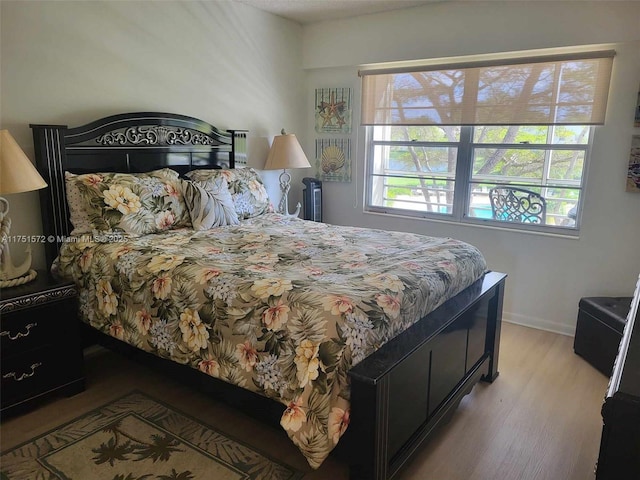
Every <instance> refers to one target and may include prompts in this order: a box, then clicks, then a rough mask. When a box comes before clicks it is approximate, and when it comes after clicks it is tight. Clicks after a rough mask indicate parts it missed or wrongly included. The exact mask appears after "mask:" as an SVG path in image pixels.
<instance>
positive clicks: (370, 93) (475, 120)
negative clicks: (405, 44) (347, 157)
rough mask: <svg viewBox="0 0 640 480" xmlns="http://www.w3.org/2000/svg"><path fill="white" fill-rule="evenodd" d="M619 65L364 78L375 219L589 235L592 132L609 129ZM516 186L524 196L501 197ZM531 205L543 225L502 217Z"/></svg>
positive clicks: (585, 59)
mask: <svg viewBox="0 0 640 480" xmlns="http://www.w3.org/2000/svg"><path fill="white" fill-rule="evenodd" d="M612 58H613V53H612V52H595V53H591V54H582V56H581V57H579V58H575V57H573V56H572V57H569V58H568V57H567V56H563V57H553V58H549V57H544V58H541V59H536V60H535V61H532V60H531V59H528V60H527V61H528V62H531V63H524V61H523V60H519V61H513V60H511V61H508V62H506V64H495V63H494V64H483V65H475V64H473V65H471V64H467V65H462V66H461V65H457V66H447V68H446V69H443V68H442V66H439V67H437V68H436V69H429V70H424V67H422V68H418V69H415V68H411V69H409V71H405V70H401V71H397V69H396V70H394V71H392V72H391V73H389V71H388V70H384V71H369V72H366V71H364V72H361V74H362V75H363V102H362V116H363V122H362V123H363V125H369V126H370V127H369V128H368V152H367V185H366V208H367V210H369V211H376V212H383V213H395V214H400V215H407V216H423V217H435V218H444V219H450V220H455V221H464V222H470V223H493V224H496V225H501V226H509V227H517V228H525V229H536V230H547V231H561V232H565V233H566V232H571V231H577V229H578V228H579V225H578V221H577V220H578V219H579V217H580V216H579V212H580V209H581V204H582V202H583V200H584V194H583V189H584V179H585V171H586V164H587V160H588V150H589V145H590V140H591V136H592V135H591V133H592V127H591V125H594V124H599V123H602V122H603V121H604V113H605V108H606V95H607V92H608V83H609V75H610V71H611V60H612ZM506 187H515V188H516V189H517V190H516V191H515V193H516V195H515V196H514V195H512V194H510V195H509V197H508V198H507V200H505V198H504V197H500V198H498V195H497V194H498V190H496V189H497V188H500V192H502V193H506V192H505V191H504V190H505V188H506ZM522 196H524V200H523V201H521V202H520V204H518V206H524V207H529V206H531V202H533V204H535V206H536V207H540V205H542V211H541V212H540V213H541V214H540V216H539V218H538V217H533V216H531V215H530V213H531V211H532V210H535V209H532V210H529V211H527V210H523V211H522V212H517V213H515V214H511V215H507V214H506V213H505V210H504V209H502V210H501V209H500V208H499V206H500V205H499V204H500V202H502V204H501V205H502V206H505V205H506V207H507V209H506V210H508V211H510V210H512V209H513V208H515V205H516V203H515V199H516V197H518V198H520V197H522ZM538 196H539V197H541V198H538ZM491 197H494V198H493V202H492V200H491ZM492 203H493V205H492ZM510 213H512V212H510Z"/></svg>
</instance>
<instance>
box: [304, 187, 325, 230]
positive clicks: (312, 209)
mask: <svg viewBox="0 0 640 480" xmlns="http://www.w3.org/2000/svg"><path fill="white" fill-rule="evenodd" d="M302 183H304V185H305V187H304V192H303V195H302V198H303V203H304V219H305V220H313V221H314V222H321V221H322V182H321V181H320V180H318V179H317V178H311V177H306V178H303V179H302Z"/></svg>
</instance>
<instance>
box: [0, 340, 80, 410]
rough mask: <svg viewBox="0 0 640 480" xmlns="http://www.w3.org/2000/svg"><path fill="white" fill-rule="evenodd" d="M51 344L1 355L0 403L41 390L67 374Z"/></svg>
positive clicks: (53, 384)
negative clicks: (0, 397)
mask: <svg viewBox="0 0 640 480" xmlns="http://www.w3.org/2000/svg"><path fill="white" fill-rule="evenodd" d="M59 357H60V356H59V355H57V354H56V351H55V349H54V348H53V347H45V348H38V349H36V350H30V351H28V352H25V353H23V354H19V355H13V356H10V357H8V358H3V359H2V367H1V371H2V384H1V385H2V405H3V406H4V405H8V404H11V403H13V402H14V401H15V400H17V399H22V398H28V397H30V396H31V395H33V394H37V393H41V392H45V391H46V390H47V389H48V388H50V387H54V386H57V385H60V384H61V383H64V381H65V377H69V378H70V377H71V375H70V373H69V372H68V371H65V368H64V365H65V364H64V361H62V360H61V359H60V358H59Z"/></svg>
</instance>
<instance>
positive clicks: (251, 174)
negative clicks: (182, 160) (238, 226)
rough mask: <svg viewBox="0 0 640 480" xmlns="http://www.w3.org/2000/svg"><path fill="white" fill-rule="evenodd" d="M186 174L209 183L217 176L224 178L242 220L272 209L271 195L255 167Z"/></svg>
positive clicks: (195, 171)
mask: <svg viewBox="0 0 640 480" xmlns="http://www.w3.org/2000/svg"><path fill="white" fill-rule="evenodd" d="M186 176H187V177H189V178H190V179H191V180H195V181H197V182H207V183H209V182H211V181H213V180H215V179H217V178H221V177H222V178H224V179H225V180H226V181H227V184H228V185H229V191H230V192H231V198H232V199H233V205H234V207H235V210H236V214H237V215H238V219H240V220H243V219H246V218H251V217H257V216H258V215H262V214H263V213H266V212H269V211H270V207H271V204H270V202H269V195H268V194H267V190H266V189H265V188H264V183H262V179H261V178H260V176H259V175H258V172H256V171H255V170H254V169H253V168H231V169H228V170H221V169H215V170H209V169H202V170H192V171H190V172H188V173H187V174H186Z"/></svg>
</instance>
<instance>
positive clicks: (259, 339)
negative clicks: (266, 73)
mask: <svg viewBox="0 0 640 480" xmlns="http://www.w3.org/2000/svg"><path fill="white" fill-rule="evenodd" d="M485 268H486V265H485V261H484V258H483V257H482V255H481V254H480V253H479V252H478V250H477V249H476V248H475V247H472V246H471V245H468V244H466V243H463V242H461V241H458V240H453V239H449V238H434V237H426V236H422V235H414V234H409V233H400V232H387V231H382V230H371V229H362V228H353V227H336V226H331V225H326V224H322V223H314V222H307V221H302V220H298V219H291V218H288V217H283V216H280V215H277V214H265V215H262V216H259V217H256V218H252V219H249V220H246V221H243V222H242V223H241V224H240V225H237V226H229V227H218V228H215V229H211V230H207V231H194V230H191V229H182V230H173V231H171V232H167V233H158V234H151V235H145V236H141V237H138V238H129V239H127V240H126V241H115V242H111V243H95V242H67V243H65V244H64V245H63V248H62V250H61V252H60V256H59V257H58V260H57V261H56V264H55V265H54V269H56V270H57V273H58V274H59V275H61V276H63V277H66V278H70V279H73V280H74V281H75V282H76V283H77V284H78V285H79V287H80V310H81V315H82V317H83V320H84V321H85V322H87V323H89V324H90V325H92V326H93V327H95V328H97V329H98V330H100V331H102V332H104V333H107V334H109V335H111V336H113V337H116V338H119V339H121V340H123V341H125V342H127V343H129V344H132V345H134V346H136V347H138V348H141V349H143V350H146V351H148V352H152V353H154V354H156V355H158V356H160V357H164V358H169V359H171V360H174V361H176V362H180V363H183V364H188V365H190V366H192V367H193V368H197V369H200V370H201V371H203V372H205V373H207V374H209V375H212V376H214V377H217V378H220V379H222V380H225V381H227V382H230V383H232V384H235V385H238V386H240V387H243V388H246V389H249V390H253V391H255V392H258V393H260V394H262V395H265V396H267V397H271V398H274V399H276V400H278V401H279V402H281V403H282V404H283V405H284V406H283V410H284V413H283V415H282V419H281V425H282V427H283V428H284V429H285V430H286V431H287V433H288V435H289V437H290V438H291V439H292V440H293V442H294V443H295V444H296V445H297V446H298V448H299V449H300V450H301V451H302V453H303V454H304V455H305V456H306V457H307V460H308V462H309V464H310V465H311V466H312V467H314V468H317V467H318V466H319V465H320V464H321V462H322V461H323V460H324V459H325V458H326V456H327V455H328V454H329V452H330V451H331V450H332V449H333V447H334V446H335V445H336V443H337V442H338V439H339V438H340V436H341V435H342V434H343V433H344V431H345V429H346V428H347V425H348V424H349V382H348V377H347V371H348V370H349V369H350V368H351V367H352V366H353V365H355V364H356V363H358V362H359V361H361V360H362V359H363V358H365V357H366V356H367V355H369V354H370V353H372V352H374V351H375V350H376V349H377V348H378V347H380V345H382V344H384V343H385V342H386V341H388V340H389V339H391V338H392V337H394V336H395V335H397V334H398V333H400V332H401V331H403V330H405V329H406V328H407V327H409V326H410V325H411V324H412V323H414V322H415V321H417V320H418V319H420V318H421V317H423V316H424V315H426V314H427V313H429V312H430V311H432V310H434V309H435V308H436V307H438V306H439V305H440V304H441V303H443V302H444V301H445V300H446V299H448V298H450V297H452V296H453V295H455V294H457V293H458V292H460V291H461V290H463V289H464V288H466V287H467V286H469V285H470V284H471V283H473V282H474V281H475V280H476V279H478V278H479V277H480V276H481V275H482V274H483V272H484V271H485Z"/></svg>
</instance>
